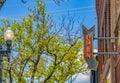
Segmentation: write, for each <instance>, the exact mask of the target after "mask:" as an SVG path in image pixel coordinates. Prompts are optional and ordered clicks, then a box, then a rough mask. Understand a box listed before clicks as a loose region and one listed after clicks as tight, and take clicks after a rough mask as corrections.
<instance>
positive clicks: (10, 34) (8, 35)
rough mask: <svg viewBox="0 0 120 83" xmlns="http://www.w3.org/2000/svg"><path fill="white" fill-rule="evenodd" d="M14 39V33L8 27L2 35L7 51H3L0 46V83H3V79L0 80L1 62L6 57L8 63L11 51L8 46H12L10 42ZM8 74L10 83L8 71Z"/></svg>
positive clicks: (0, 75) (0, 73)
mask: <svg viewBox="0 0 120 83" xmlns="http://www.w3.org/2000/svg"><path fill="white" fill-rule="evenodd" d="M13 38H14V33H13V31H12V30H11V28H10V27H9V28H8V29H7V31H6V32H5V34H4V39H5V41H6V45H7V49H6V50H3V49H2V45H0V83H3V82H2V81H3V79H2V68H3V65H2V62H3V57H4V56H5V57H7V58H8V62H10V53H11V49H10V46H11V44H12V40H13ZM8 72H9V75H10V83H11V82H12V78H11V73H10V71H8Z"/></svg>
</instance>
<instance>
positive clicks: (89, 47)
mask: <svg viewBox="0 0 120 83" xmlns="http://www.w3.org/2000/svg"><path fill="white" fill-rule="evenodd" d="M82 31H83V36H84V59H85V61H86V62H87V64H88V67H89V68H90V69H91V70H97V66H98V62H97V61H96V59H95V57H94V55H93V38H94V34H95V26H93V27H92V28H90V29H89V30H88V29H87V28H86V27H85V26H82Z"/></svg>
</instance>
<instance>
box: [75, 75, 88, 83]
mask: <svg viewBox="0 0 120 83" xmlns="http://www.w3.org/2000/svg"><path fill="white" fill-rule="evenodd" d="M73 83H90V74H87V75H86V74H85V75H84V74H79V75H78V77H77V78H76V80H75V81H74V82H73Z"/></svg>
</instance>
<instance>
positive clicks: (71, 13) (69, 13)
mask: <svg viewBox="0 0 120 83" xmlns="http://www.w3.org/2000/svg"><path fill="white" fill-rule="evenodd" d="M86 12H93V13H94V12H95V10H86V11H77V12H75V11H74V12H62V13H54V14H51V15H62V14H79V13H86Z"/></svg>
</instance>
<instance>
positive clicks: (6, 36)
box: [4, 27, 14, 41]
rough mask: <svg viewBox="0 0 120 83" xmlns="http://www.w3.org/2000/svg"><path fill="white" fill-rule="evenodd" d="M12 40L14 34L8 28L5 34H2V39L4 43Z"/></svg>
mask: <svg viewBox="0 0 120 83" xmlns="http://www.w3.org/2000/svg"><path fill="white" fill-rule="evenodd" d="M13 38H14V33H13V31H12V30H11V28H10V27H8V29H7V30H6V32H5V33H4V39H5V41H12V40H13Z"/></svg>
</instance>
